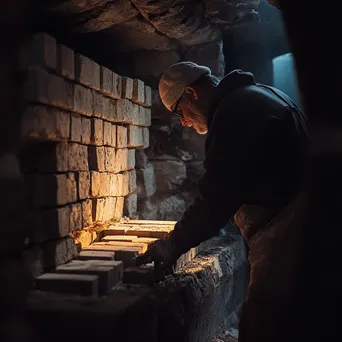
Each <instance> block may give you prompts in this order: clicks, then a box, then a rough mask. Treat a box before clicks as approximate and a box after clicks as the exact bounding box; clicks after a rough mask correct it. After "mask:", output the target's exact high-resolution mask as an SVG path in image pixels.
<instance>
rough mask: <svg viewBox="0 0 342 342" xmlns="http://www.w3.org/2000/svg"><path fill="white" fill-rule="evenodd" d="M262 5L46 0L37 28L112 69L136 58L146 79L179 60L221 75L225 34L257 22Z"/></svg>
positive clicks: (246, 0) (237, 0)
mask: <svg viewBox="0 0 342 342" xmlns="http://www.w3.org/2000/svg"><path fill="white" fill-rule="evenodd" d="M262 1H263V0H131V1H129V0H112V1H108V0H45V1H44V2H41V3H43V5H42V7H41V8H40V11H39V14H38V18H37V20H36V24H37V28H36V29H39V30H44V31H47V32H50V33H52V34H54V35H55V36H56V37H57V38H58V39H59V40H61V41H63V42H65V43H67V44H68V43H69V45H72V47H74V48H76V49H78V50H80V51H82V52H84V53H86V54H87V55H89V56H90V57H92V58H93V59H95V60H97V61H99V62H100V63H102V64H106V65H107V66H109V67H112V69H113V68H114V69H115V66H116V65H117V64H118V59H119V58H121V60H122V56H126V57H127V56H128V55H129V56H130V58H132V56H134V57H133V58H134V60H135V62H134V63H133V64H134V68H133V69H134V72H133V73H134V74H135V75H137V76H141V77H142V78H145V79H146V77H147V78H148V75H150V74H151V73H152V74H159V73H160V70H162V69H163V68H165V66H167V65H168V64H171V63H173V62H175V61H177V60H180V59H192V60H195V61H197V62H198V63H200V62H202V63H203V61H204V60H207V61H208V63H205V64H207V65H209V66H210V67H212V68H213V69H214V72H215V73H216V74H218V75H220V74H222V72H224V65H222V63H223V53H222V41H221V36H222V32H223V31H224V30H229V29H232V28H234V27H236V26H241V25H245V24H249V23H252V22H255V21H258V20H259V15H258V13H257V9H258V6H259V4H260V2H262ZM196 56H197V57H196ZM126 57H124V59H126ZM214 60H215V62H214ZM210 61H212V63H211V62H210ZM223 64H224V63H223ZM141 69H144V70H141ZM146 70H147V71H146ZM145 74H146V75H145Z"/></svg>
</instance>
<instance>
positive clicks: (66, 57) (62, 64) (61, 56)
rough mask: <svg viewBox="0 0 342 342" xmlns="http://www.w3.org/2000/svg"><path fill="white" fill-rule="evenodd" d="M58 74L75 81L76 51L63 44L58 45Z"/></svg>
mask: <svg viewBox="0 0 342 342" xmlns="http://www.w3.org/2000/svg"><path fill="white" fill-rule="evenodd" d="M57 72H58V73H60V74H61V75H62V76H64V77H66V78H69V79H70V80H74V79H75V54H74V50H72V49H70V48H69V47H67V46H65V45H62V44H58V45H57Z"/></svg>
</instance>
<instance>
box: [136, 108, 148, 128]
mask: <svg viewBox="0 0 342 342" xmlns="http://www.w3.org/2000/svg"><path fill="white" fill-rule="evenodd" d="M145 122H146V108H145V107H143V106H139V113H138V120H137V125H138V126H145Z"/></svg>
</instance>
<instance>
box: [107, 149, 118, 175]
mask: <svg viewBox="0 0 342 342" xmlns="http://www.w3.org/2000/svg"><path fill="white" fill-rule="evenodd" d="M104 153H105V170H106V171H109V172H113V171H115V170H116V154H115V148H114V147H105V148H104Z"/></svg>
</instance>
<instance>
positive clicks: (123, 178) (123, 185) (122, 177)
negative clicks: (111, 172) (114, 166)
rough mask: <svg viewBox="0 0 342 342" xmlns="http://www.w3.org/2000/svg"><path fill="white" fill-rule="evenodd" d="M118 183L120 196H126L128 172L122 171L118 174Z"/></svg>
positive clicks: (127, 192)
mask: <svg viewBox="0 0 342 342" xmlns="http://www.w3.org/2000/svg"><path fill="white" fill-rule="evenodd" d="M118 176H119V177H118V184H119V188H120V193H121V196H127V195H129V191H128V190H129V184H128V182H129V174H128V172H123V173H120V174H118Z"/></svg>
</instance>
